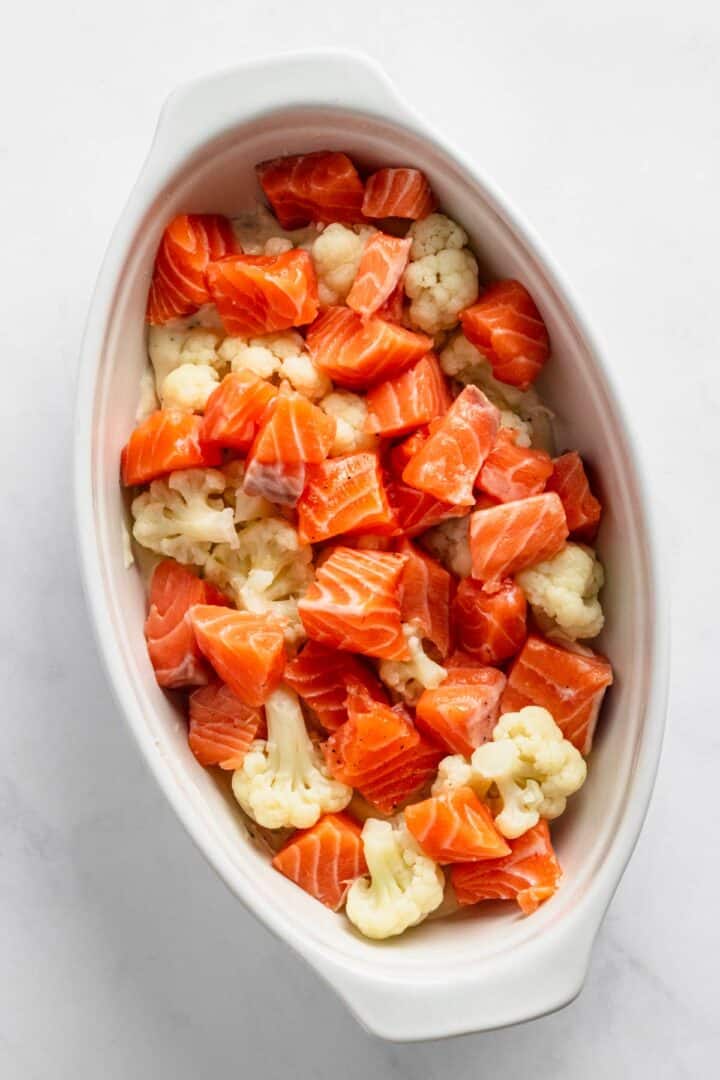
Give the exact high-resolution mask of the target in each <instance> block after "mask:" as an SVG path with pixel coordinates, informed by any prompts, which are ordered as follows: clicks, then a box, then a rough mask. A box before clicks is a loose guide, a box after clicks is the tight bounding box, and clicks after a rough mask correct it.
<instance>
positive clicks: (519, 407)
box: [440, 331, 552, 450]
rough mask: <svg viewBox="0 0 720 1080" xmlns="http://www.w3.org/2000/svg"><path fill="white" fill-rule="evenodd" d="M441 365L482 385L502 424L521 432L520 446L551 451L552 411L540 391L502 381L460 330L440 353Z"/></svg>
mask: <svg viewBox="0 0 720 1080" xmlns="http://www.w3.org/2000/svg"><path fill="white" fill-rule="evenodd" d="M440 366H441V368H442V369H443V371H444V372H445V374H446V375H449V376H450V378H452V379H457V381H458V382H461V383H464V384H466V385H467V384H468V383H472V384H473V385H475V386H479V387H480V389H481V390H482V391H483V393H484V394H486V395H487V397H488V398H489V399H490V401H492V403H493V405H495V406H496V407H497V408H498V409H499V410H500V422H501V424H502V425H503V427H509V428H512V429H513V430H514V431H517V432H518V439H517V444H518V446H537V447H540V448H542V449H548V450H552V430H551V426H550V421H551V420H552V413H551V411H550V410H549V409H548V408H547V406H545V405H543V403H542V402H541V400H540V398H539V397H538V394H537V391H535V390H533V389H530V390H518V389H517V387H515V386H510V384H509V383H503V382H500V381H499V380H498V379H496V378H495V376H494V375H493V373H492V367H491V365H490V362H489V361H488V360H486V358H485V357H484V356H483V354H482V353H481V352H480V350H479V349H476V348H475V346H474V345H471V344H470V342H469V341H468V339H467V338H466V337H465V335H464V334H463V333H462V332H461V331H458V333H457V334H454V335H453V337H452V338H451V339H450V341H449V342H448V343H447V345H446V346H445V348H444V349H442V350H441V352H440Z"/></svg>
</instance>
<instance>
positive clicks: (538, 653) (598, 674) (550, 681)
mask: <svg viewBox="0 0 720 1080" xmlns="http://www.w3.org/2000/svg"><path fill="white" fill-rule="evenodd" d="M612 681H613V673H612V667H611V666H610V663H609V662H608V661H607V660H606V659H605V658H604V657H603V656H597V655H596V654H595V653H593V652H591V650H590V649H583V651H582V652H575V651H572V652H571V651H570V650H569V649H563V648H561V647H560V646H559V645H555V644H554V643H551V642H549V641H546V640H545V638H542V637H540V636H539V635H536V634H532V635H531V636H530V637H529V638H528V639H527V641H526V642H525V645H524V647H523V649H522V652H521V653H520V654H519V655H518V657H517V659H516V660H515V661H514V663H513V665H512V667H511V669H510V673H509V675H508V683H507V687H506V689H505V692H504V694H503V697H502V702H501V704H500V711H501V712H503V713H506V712H517V711H518V709H522V708H524V707H525V706H526V705H540V706H541V707H542V708H544V709H547V710H548V712H549V713H551V715H552V717H553V720H554V721H555V723H556V724H557V725H558V727H559V728H560V730H561V731H562V733H563V735H564V736H565V738H566V739H569V740H570V742H571V743H573V745H574V746H576V747H577V748H578V750H579V751H580V753H581V754H589V753H590V750H591V748H592V740H593V733H594V731H595V725H596V723H597V718H598V714H599V712H600V705H601V704H602V699H603V696H604V694H605V691H606V689H607V688H608V686H610V685H611V684H612Z"/></svg>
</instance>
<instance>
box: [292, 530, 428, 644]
mask: <svg viewBox="0 0 720 1080" xmlns="http://www.w3.org/2000/svg"><path fill="white" fill-rule="evenodd" d="M405 562H406V559H405V556H404V555H394V554H391V553H390V552H386V551H356V550H354V549H353V548H346V547H338V548H335V550H334V551H333V553H332V554H331V555H330V556H329V558H327V559H326V560H325V562H324V563H323V564H322V566H320V567H319V569H318V571H317V574H316V577H315V581H314V582H313V583H312V584H311V585H310V586H308V589H307V592H306V593H305V595H304V596H303V598H302V599H301V600H300V603H299V604H298V610H299V612H300V618H301V619H302V622H303V626H304V627H305V631H306V633H307V635H308V637H310V638H313V639H314V640H315V641H319V642H320V644H321V645H327V646H329V647H330V648H333V649H345V650H347V651H348V652H359V653H363V655H365V656H377V657H380V658H381V659H384V660H408V659H409V657H410V653H409V651H408V645H407V641H406V639H405V635H404V634H403V631H402V624H401V606H400V605H401V585H400V583H401V579H402V572H403V568H404V566H405Z"/></svg>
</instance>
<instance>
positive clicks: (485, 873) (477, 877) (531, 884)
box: [450, 821, 562, 915]
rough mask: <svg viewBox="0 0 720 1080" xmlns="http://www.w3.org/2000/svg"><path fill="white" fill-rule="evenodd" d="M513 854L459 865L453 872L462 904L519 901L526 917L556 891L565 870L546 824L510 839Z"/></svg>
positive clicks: (456, 889)
mask: <svg viewBox="0 0 720 1080" xmlns="http://www.w3.org/2000/svg"><path fill="white" fill-rule="evenodd" d="M509 845H510V849H511V850H510V854H509V855H506V856H505V857H504V858H502V859H492V860H488V861H485V862H468V863H459V864H458V865H457V866H453V868H452V869H451V871H450V876H451V881H452V884H453V888H454V889H455V895H456V896H457V899H458V902H459V903H460V904H463V905H464V904H477V903H479V901H481V900H517V902H518V904H519V905H520V909H521V911H522V912H523V914H525V915H531V914H532V912H533V911H536V910H537V909H538V907H539V906H540V904H542V903H543V901H545V900H549V899H550V897H551V896H552V895H553V894H554V893H555V892H556V890H557V887H558V884H559V882H560V878H561V877H562V870H561V868H560V864H559V862H558V861H557V858H556V856H555V852H554V851H553V846H552V842H551V840H550V830H549V829H548V826H547V822H546V821H540V822H539V823H538V824H537V825H535V827H534V828H532V829H528V831H527V832H526V833H523V835H522V836H519V837H518V838H517V840H510V841H509Z"/></svg>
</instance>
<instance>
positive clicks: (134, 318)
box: [93, 108, 652, 976]
mask: <svg viewBox="0 0 720 1080" xmlns="http://www.w3.org/2000/svg"><path fill="white" fill-rule="evenodd" d="M313 149H342V150H346V151H348V152H349V153H350V154H351V155H352V157H353V158H354V159H355V160H356V161H357V162H358V163H359V164H360V166H361V167H363V168H368V169H370V168H374V167H378V166H380V165H404V164H412V165H415V166H417V167H418V168H420V169H422V170H423V172H425V174H426V175H427V177H428V179H429V180H430V183H431V185H432V187H433V189H434V191H435V192H436V193H437V195H438V197H439V199H440V203H441V205H442V206H443V208H444V210H445V211H446V212H447V213H448V214H450V215H451V216H453V217H455V218H456V219H457V220H458V221H459V222H460V223H461V224H462V225H463V227H464V228H465V229H466V231H467V232H468V233H469V235H470V239H471V243H472V246H473V247H474V249H475V251H476V253H477V255H478V257H479V261H480V268H481V280H482V279H483V278H485V279H489V278H493V277H517V278H519V279H520V280H521V281H523V283H524V284H525V285H526V286H527V287H528V288H529V290H530V292H531V293H532V295H533V297H534V298H535V300H536V301H537V303H538V306H539V307H540V309H541V312H542V314H543V317H544V319H545V322H546V324H547V326H548V330H549V332H550V337H551V342H552V358H551V361H550V362H549V363H548V365H547V368H546V373H545V374H544V375H543V376H542V378H541V380H540V381H539V383H538V389H539V391H540V393H541V395H542V397H543V398H544V399H545V400H546V401H547V402H548V403H549V404H550V406H551V407H552V408H553V409H554V411H555V413H556V421H555V428H556V437H557V449H558V451H561V450H563V449H566V448H576V449H578V450H579V451H580V452H581V454H582V456H583V458H584V459H586V460H587V461H588V462H589V464H590V466H591V467H593V468H594V470H595V479H596V481H597V487H598V489H599V493H600V496H601V498H602V501H603V503H604V505H605V516H604V522H603V526H602V529H601V532H600V537H599V542H598V549H599V554H600V556H601V558H602V560H603V562H604V563H605V565H606V569H607V579H608V583H609V584H608V585H607V587H606V588H605V591H604V594H603V607H604V609H605V613H606V630H605V631H604V633H603V635H602V637H601V638H600V639H599V640H598V642H597V648H598V651H600V652H604V653H606V654H607V655H608V656H609V657H610V658H611V660H612V662H613V665H614V669H615V685H614V686H613V687H612V688H611V690H610V692H609V693H608V695H607V696H606V700H605V705H604V708H603V714H602V718H601V721H600V724H599V727H598V732H597V737H596V744H595V748H594V749H593V752H592V756H591V759H590V770H589V777H588V781H587V783H586V785H585V787H584V788H583V792H582V795H581V796H580V797H578V798H577V799H574V800H571V803H570V806H569V809H568V811H567V813H566V814H565V816H564V817H563V818H562V819H561V821H559V822H558V823H557V824H556V826H555V828H554V830H553V841H554V844H555V847H556V850H557V852H558V856H559V858H560V861H561V863H562V865H563V868H564V870H565V880H564V882H563V887H562V888H561V889H560V891H559V892H558V894H557V895H556V896H555V898H553V900H552V901H550V902H549V903H548V904H546V905H545V906H544V907H543V908H541V909H540V911H539V912H537V913H536V914H535V915H534V916H533V917H532V918H530V919H524V918H523V917H522V916H521V915H520V914H519V913H518V909H517V907H516V905H514V904H502V903H497V904H488V903H486V904H483V905H480V906H479V907H478V908H475V909H470V910H469V911H467V912H465V913H463V914H461V915H460V916H459V917H458V916H454V917H453V918H452V919H443V918H442V917H440V918H436V919H433V920H431V921H429V922H426V923H425V924H424V926H423V927H422V930H421V932H412V931H411V932H409V933H407V934H405V935H404V936H403V937H402V938H401V939H400V940H397V941H395V942H393V943H384V944H383V945H382V946H381V947H378V946H377V945H374V944H373V943H371V942H368V941H366V940H363V939H361V938H360V937H359V935H356V934H355V933H354V931H353V930H352V928H351V926H350V925H349V924H348V922H347V921H346V920H345V919H344V918H343V917H342V916H340V915H334V914H332V913H331V912H330V911H328V910H326V909H325V908H323V907H322V906H321V905H320V904H318V903H317V901H316V900H314V899H312V898H311V897H310V896H307V895H306V894H304V893H303V892H302V891H301V890H300V889H298V888H297V887H296V886H295V885H294V884H292V883H291V882H289V881H287V880H286V879H285V878H284V877H283V876H282V875H280V874H278V873H277V872H276V871H274V870H273V869H272V868H271V866H270V863H269V860H268V859H267V856H266V855H264V854H263V853H262V852H261V851H259V850H258V848H257V846H256V844H255V843H254V842H253V840H252V839H251V838H250V837H249V835H248V833H247V831H246V828H245V825H244V823H243V819H242V817H241V814H240V812H239V810H238V809H237V807H236V806H235V804H234V801H233V799H232V797H231V795H230V794H229V786H228V785H227V784H226V783H224V782H223V778H219V779H218V778H217V777H214V776H213V775H211V773H210V772H208V771H207V770H205V769H203V768H202V767H201V766H200V765H199V764H198V763H197V762H196V761H195V759H194V758H193V756H192V754H191V753H190V751H189V749H188V747H187V742H186V728H185V720H184V719H183V717H182V716H181V713H180V711H179V710H178V709H176V708H175V707H174V705H173V702H172V700H171V697H170V696H166V695H165V694H164V693H163V691H161V690H160V689H159V688H158V687H157V685H156V683H155V679H154V676H153V671H152V667H151V665H150V662H149V660H148V657H147V654H146V651H145V642H144V638H143V633H142V626H143V621H144V618H145V604H146V599H145V593H144V589H143V586H142V582H141V580H140V575H139V573H138V571H137V569H136V568H135V567H133V568H130V569H126V567H125V562H124V552H123V524H124V521H125V507H124V504H123V498H122V492H121V489H120V485H119V483H118V474H117V462H118V461H119V457H120V450H121V447H122V446H123V444H124V443H125V441H126V439H127V436H128V434H129V432H130V430H131V429H132V427H133V425H134V417H135V412H136V408H137V405H138V397H139V382H140V376H141V373H142V371H143V370H144V369H145V367H146V365H147V357H146V347H145V336H144V308H145V302H146V296H147V288H148V283H149V280H150V273H151V269H152V262H153V258H154V254H155V250H156V247H157V243H158V240H159V238H160V235H161V232H162V229H163V227H164V226H165V224H166V223H167V221H168V220H169V219H170V218H171V217H172V216H173V215H174V214H176V213H179V212H197V213H201V212H214V213H221V214H226V215H229V216H233V215H237V214H238V213H239V212H241V211H243V210H247V209H250V208H251V207H252V206H253V204H254V203H255V201H256V200H257V199H258V197H259V189H258V188H257V186H256V182H255V176H254V170H253V167H254V165H255V163H256V162H259V161H263V160H265V159H266V158H270V157H274V156H278V155H280V154H288V153H296V152H301V151H308V150H313ZM93 431H94V433H95V435H94V446H93V455H94V457H93V462H94V465H93V505H94V512H95V516H96V528H97V536H98V543H99V545H100V559H101V564H102V568H103V576H104V585H105V592H106V600H107V603H108V605H109V610H110V616H111V619H112V621H113V624H114V629H115V632H116V639H117V649H118V650H119V654H120V655H119V661H120V664H121V667H122V669H123V674H124V676H125V678H126V679H127V681H128V684H129V686H130V687H131V688H132V693H133V695H134V698H135V699H136V702H137V708H136V709H135V710H134V713H135V715H134V717H132V716H131V721H132V722H133V724H134V726H135V728H136V731H137V733H138V735H139V737H140V742H141V745H144V747H145V749H146V752H147V754H148V756H149V758H150V759H151V764H152V765H153V767H154V768H155V770H156V771H160V772H164V773H165V774H166V779H167V780H168V781H169V783H170V787H171V789H172V791H171V797H173V802H174V804H175V806H176V807H177V808H178V810H179V812H180V814H181V816H182V817H183V818H184V820H185V822H186V824H187V825H188V827H189V828H190V830H191V832H192V833H193V835H194V836H195V838H196V839H197V840H198V841H199V842H200V843H201V845H202V846H203V848H204V849H205V850H206V851H207V853H208V854H209V855H210V857H211V859H212V860H213V861H214V862H215V864H216V865H218V866H220V864H222V867H223V876H224V877H225V878H226V880H227V881H228V884H229V885H230V886H231V887H232V888H233V889H235V890H236V891H237V892H238V893H239V894H240V895H245V896H248V895H251V894H252V895H254V896H255V897H256V906H257V907H258V908H259V910H260V911H261V912H262V911H263V910H266V911H268V912H269V913H271V915H272V917H271V921H272V922H274V924H275V926H276V927H277V926H279V925H282V926H284V927H285V928H286V929H287V930H288V932H289V933H290V934H292V935H297V936H298V937H304V938H305V939H308V940H312V941H313V942H314V946H315V948H316V949H320V951H321V952H325V951H328V952H330V953H332V954H335V955H336V956H339V955H342V956H343V957H344V958H345V960H346V961H350V962H353V961H354V962H357V963H360V964H362V965H364V967H365V968H367V967H368V966H370V967H372V968H373V969H376V970H378V971H382V972H383V974H386V975H390V976H391V975H392V974H393V972H395V973H398V974H400V973H401V972H407V971H408V970H410V969H415V970H417V971H421V970H423V969H425V970H430V969H432V972H433V975H438V974H439V973H440V968H444V969H447V971H448V972H449V973H450V972H452V971H453V970H454V971H455V972H457V971H458V970H460V968H459V965H462V966H463V967H465V968H467V961H468V959H469V958H471V959H472V961H473V962H475V961H482V960H483V958H486V957H488V956H490V955H491V954H495V953H497V952H498V951H499V950H505V949H510V948H515V947H516V946H518V945H519V944H520V943H521V942H523V941H526V940H527V939H528V938H531V937H533V936H534V935H538V934H543V933H544V932H546V931H547V929H548V927H549V926H550V925H552V924H553V923H555V922H556V921H557V920H560V919H562V918H563V917H565V916H566V915H567V913H568V912H569V911H570V909H572V908H576V907H577V906H578V905H581V904H582V903H583V897H584V896H585V895H586V892H587V889H588V886H589V885H590V883H591V881H592V879H593V876H594V875H595V874H596V872H597V871H598V868H599V867H600V866H601V864H602V862H603V860H604V859H605V857H606V855H607V852H608V850H609V846H610V844H611V843H612V840H613V836H614V835H615V833H616V831H617V830H618V828H619V826H620V823H621V821H622V816H623V813H624V810H625V808H626V805H627V802H628V796H629V792H630V789H631V786H632V780H633V771H634V768H635V766H636V762H637V755H638V750H639V746H640V741H641V737H642V729H643V723H644V719H645V706H646V702H647V699H648V694H649V680H650V658H651V653H652V641H651V635H652V615H651V612H652V606H651V593H650V582H649V580H648V578H647V573H648V571H647V562H648V560H647V559H646V558H645V557H644V553H643V549H642V542H643V539H642V538H643V536H644V529H645V525H644V523H643V521H642V520H641V518H640V514H641V511H640V510H639V509H638V508H639V506H640V497H639V490H638V481H637V477H636V476H635V474H634V471H633V466H632V464H631V455H630V452H629V448H628V445H627V442H626V439H625V435H624V431H623V426H622V422H621V420H620V419H619V417H618V414H617V410H616V407H615V405H614V403H613V402H612V400H611V398H610V396H609V391H608V389H607V386H606V384H605V381H604V379H603V376H602V373H601V371H600V370H599V367H598V363H597V361H596V359H595V358H594V357H593V355H592V352H591V350H590V347H589V344H588V343H587V342H586V340H585V339H584V337H583V335H582V332H581V330H580V329H579V328H578V326H577V325H576V323H575V322H574V319H573V316H572V313H571V311H570V309H569V307H568V305H567V304H566V302H565V300H564V299H563V297H562V295H561V294H560V293H559V291H558V289H557V288H556V286H555V284H554V282H553V279H552V275H551V273H550V271H549V270H548V269H547V268H546V267H544V266H543V264H542V263H541V262H540V261H539V260H538V258H537V256H536V255H535V254H534V253H533V250H532V249H531V248H530V247H529V246H528V244H527V242H526V241H525V240H524V239H523V237H522V235H520V233H519V232H518V231H516V230H515V228H514V227H513V226H512V225H511V224H510V223H509V222H508V220H507V217H506V216H505V214H504V212H503V210H502V208H501V207H499V206H498V205H496V204H495V203H494V201H493V199H492V198H491V197H490V196H489V195H488V194H487V193H486V192H485V191H484V189H483V188H482V187H481V186H480V185H479V184H478V183H477V182H476V181H475V180H474V179H473V178H472V177H471V176H470V175H469V174H468V173H467V172H465V171H464V170H463V169H462V168H461V167H460V165H459V164H458V163H457V162H455V161H454V160H453V159H452V158H451V157H449V156H448V155H447V154H446V153H445V152H444V151H442V150H441V149H440V148H438V147H437V146H435V145H434V144H433V143H432V142H430V141H428V140H427V139H426V138H423V137H421V136H420V135H418V134H416V133H414V132H412V131H410V130H408V129H405V128H403V127H399V126H397V125H395V124H392V123H389V122H386V121H382V120H378V119H375V118H369V117H367V116H365V115H361V114H357V113H353V112H350V111H346V110H330V109H321V108H306V109H293V110H284V111H280V112H274V113H272V114H270V115H266V116H263V117H259V118H256V119H254V120H253V121H251V122H248V123H244V124H242V125H239V126H237V127H234V128H232V129H230V130H228V131H227V132H225V133H224V134H223V135H222V136H220V137H219V138H216V139H214V140H212V141H211V142H209V143H207V144H206V145H205V146H203V147H202V148H201V149H199V150H198V151H196V152H195V153H194V154H192V155H191V156H190V157H189V158H188V159H187V160H186V162H185V163H184V164H183V166H182V167H181V168H180V169H179V170H178V171H177V172H176V174H175V175H174V176H173V177H172V178H171V179H170V180H169V181H168V182H167V183H166V184H165V185H164V186H163V187H162V188H161V189H158V190H157V191H156V192H155V195H154V198H153V200H152V203H151V205H150V206H149V208H148V209H147V211H146V213H145V215H144V217H143V218H142V220H140V221H139V222H138V223H137V228H136V231H135V236H134V237H133V238H132V240H131V241H130V243H129V244H128V248H127V252H126V258H125V263H124V270H123V272H122V275H121V277H120V280H119V285H118V289H117V292H116V295H115V297H114V299H113V302H112V311H111V315H110V319H109V323H108V332H107V335H106V339H105V343H104V348H103V353H102V357H101V361H100V367H99V375H98V383H97V391H96V396H95V403H94V416H93Z"/></svg>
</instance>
